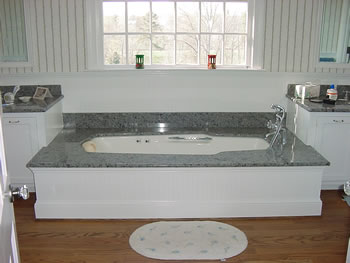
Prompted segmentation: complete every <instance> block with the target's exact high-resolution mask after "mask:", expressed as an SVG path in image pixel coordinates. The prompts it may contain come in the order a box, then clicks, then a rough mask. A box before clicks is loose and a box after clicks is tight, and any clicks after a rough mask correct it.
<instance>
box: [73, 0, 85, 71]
mask: <svg viewBox="0 0 350 263" xmlns="http://www.w3.org/2000/svg"><path fill="white" fill-rule="evenodd" d="M84 2H85V1H83V0H76V1H75V18H76V30H77V34H76V37H77V41H76V43H77V65H78V71H83V70H84V69H85V32H84Z"/></svg>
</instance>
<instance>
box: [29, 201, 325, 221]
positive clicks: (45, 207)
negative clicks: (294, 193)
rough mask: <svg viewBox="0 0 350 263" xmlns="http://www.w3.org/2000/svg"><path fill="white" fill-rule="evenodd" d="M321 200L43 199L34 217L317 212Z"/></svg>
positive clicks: (254, 215) (136, 216)
mask: <svg viewBox="0 0 350 263" xmlns="http://www.w3.org/2000/svg"><path fill="white" fill-rule="evenodd" d="M321 211H322V202H321V201H318V202H279V203H275V202H271V203H269V202H264V203H233V202H211V203H203V202H143V203H142V202H137V203H136V202H129V203H109V204H108V203H106V202H104V203H94V202H91V203H74V201H73V202H66V203H52V202H50V203H44V202H36V204H35V216H36V218H41V219H44V218H47V219H50V218H62V219H63V218H66V219H68V218H73V219H82V218H85V219H87V218H88V219H95V218H102V219H108V218H113V219H131V218H223V217H272V216H319V215H321Z"/></svg>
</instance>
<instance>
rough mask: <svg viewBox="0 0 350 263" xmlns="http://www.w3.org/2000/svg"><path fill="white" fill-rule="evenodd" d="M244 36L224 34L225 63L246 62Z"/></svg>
mask: <svg viewBox="0 0 350 263" xmlns="http://www.w3.org/2000/svg"><path fill="white" fill-rule="evenodd" d="M246 42H247V37H246V36H239V35H231V36H225V42H224V49H225V57H224V64H225V65H244V64H246Z"/></svg>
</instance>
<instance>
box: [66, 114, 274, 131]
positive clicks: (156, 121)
mask: <svg viewBox="0 0 350 263" xmlns="http://www.w3.org/2000/svg"><path fill="white" fill-rule="evenodd" d="M274 119H275V114H274V113H273V112H180V113H179V112H176V113H155V112H152V113H147V112H144V113H64V114H63V122H64V127H65V128H81V129H86V128H92V129H94V128H118V129H125V128H155V127H156V128H195V129H205V128H209V127H210V128H265V127H266V123H267V121H268V120H274Z"/></svg>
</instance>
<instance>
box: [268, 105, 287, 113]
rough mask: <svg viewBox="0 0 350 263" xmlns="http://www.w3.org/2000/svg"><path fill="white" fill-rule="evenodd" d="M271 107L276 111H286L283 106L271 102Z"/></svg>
mask: <svg viewBox="0 0 350 263" xmlns="http://www.w3.org/2000/svg"><path fill="white" fill-rule="evenodd" d="M271 109H273V110H275V111H276V112H282V113H283V112H285V111H286V110H285V109H284V107H282V106H281V105H278V104H272V105H271Z"/></svg>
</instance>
